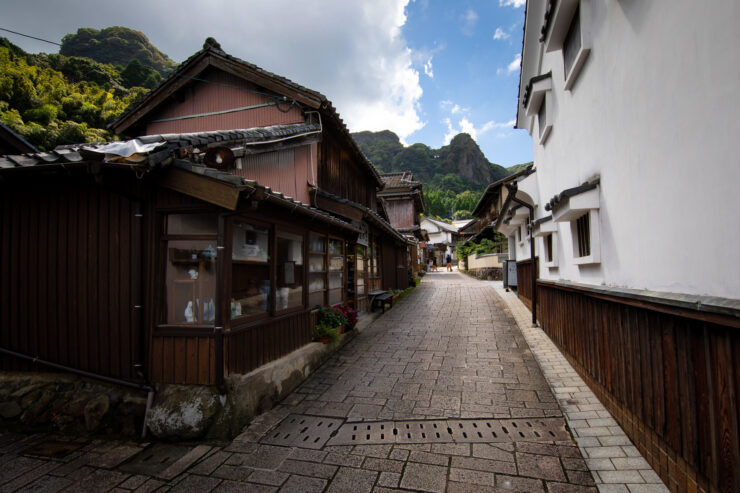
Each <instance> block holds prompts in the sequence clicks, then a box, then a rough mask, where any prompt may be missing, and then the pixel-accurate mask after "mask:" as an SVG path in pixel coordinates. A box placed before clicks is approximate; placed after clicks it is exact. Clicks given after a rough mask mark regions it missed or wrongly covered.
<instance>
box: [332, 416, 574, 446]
mask: <svg viewBox="0 0 740 493" xmlns="http://www.w3.org/2000/svg"><path fill="white" fill-rule="evenodd" d="M570 439H571V438H570V434H569V433H568V431H567V430H566V429H565V421H564V420H563V418H538V419H446V420H430V421H380V422H373V423H368V422H362V423H346V424H344V425H343V426H342V427H340V428H339V432H338V433H337V434H336V435H335V436H334V437H332V438H331V440H329V443H328V445H362V444H383V443H476V442H479V443H494V442H514V441H527V442H532V441H537V442H541V441H548V442H551V441H567V440H570Z"/></svg>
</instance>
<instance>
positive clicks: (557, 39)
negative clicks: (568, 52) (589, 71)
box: [545, 0, 591, 91]
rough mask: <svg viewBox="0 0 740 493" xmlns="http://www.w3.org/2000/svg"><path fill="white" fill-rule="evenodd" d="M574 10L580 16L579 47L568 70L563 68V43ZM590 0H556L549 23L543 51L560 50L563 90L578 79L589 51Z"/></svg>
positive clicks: (567, 88)
mask: <svg viewBox="0 0 740 493" xmlns="http://www.w3.org/2000/svg"><path fill="white" fill-rule="evenodd" d="M576 10H578V14H579V16H580V22H581V26H580V31H581V47H580V48H579V50H578V53H577V54H576V56H575V60H574V62H573V65H572V66H571V69H570V71H566V70H565V56H564V52H563V45H564V44H565V38H566V36H567V35H568V31H569V30H570V26H571V24H572V23H573V18H574V17H573V15H574V14H575V12H576ZM590 19H591V0H558V2H557V5H556V7H555V11H554V12H553V14H552V18H551V21H550V22H551V23H552V24H551V25H550V28H549V31H548V34H547V37H546V38H545V51H546V52H547V53H550V52H553V51H558V50H560V51H561V54H562V55H563V57H562V58H563V73H564V74H565V90H567V91H569V90H571V88H572V87H573V84H575V82H576V80H577V79H578V74H579V73H580V72H581V69H582V68H583V65H584V63H586V59H587V58H588V55H589V53H590V52H591V23H590Z"/></svg>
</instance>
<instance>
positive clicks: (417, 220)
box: [377, 171, 429, 277]
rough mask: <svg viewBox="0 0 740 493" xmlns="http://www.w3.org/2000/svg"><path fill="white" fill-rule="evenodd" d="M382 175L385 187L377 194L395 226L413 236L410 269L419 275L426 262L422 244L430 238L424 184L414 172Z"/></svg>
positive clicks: (410, 250)
mask: <svg viewBox="0 0 740 493" xmlns="http://www.w3.org/2000/svg"><path fill="white" fill-rule="evenodd" d="M380 178H381V179H382V180H383V188H382V189H381V190H380V191H379V192H378V194H377V195H378V200H380V202H381V204H382V205H383V209H384V210H385V211H386V214H387V215H388V220H389V221H390V223H391V226H393V227H394V228H395V229H396V230H397V231H399V232H401V233H402V234H404V235H406V237H407V238H409V245H408V247H407V249H408V258H409V264H408V268H409V269H411V272H412V273H413V275H414V277H416V276H417V275H418V274H419V271H420V270H421V268H422V266H423V262H424V256H423V253H421V252H420V249H419V243H420V242H425V241H428V240H429V235H428V234H427V233H426V231H425V230H422V228H421V215H422V214H423V213H424V210H425V209H426V205H425V203H424V190H423V184H422V183H421V182H419V181H414V175H413V174H412V173H411V172H410V171H402V172H400V173H387V174H383V175H381V176H380Z"/></svg>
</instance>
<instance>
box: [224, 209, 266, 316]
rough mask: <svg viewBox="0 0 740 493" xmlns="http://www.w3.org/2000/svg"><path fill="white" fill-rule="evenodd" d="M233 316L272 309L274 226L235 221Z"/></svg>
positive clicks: (232, 272)
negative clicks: (271, 256)
mask: <svg viewBox="0 0 740 493" xmlns="http://www.w3.org/2000/svg"><path fill="white" fill-rule="evenodd" d="M232 229H233V240H232V251H231V252H232V253H231V255H232V256H231V283H232V284H231V297H232V299H231V318H237V317H243V316H252V317H254V316H258V315H265V314H267V313H268V312H269V310H270V290H271V284H270V280H271V278H270V262H269V260H270V256H269V252H270V230H269V228H267V227H265V226H257V225H254V224H249V223H245V222H240V221H234V223H233V228H232Z"/></svg>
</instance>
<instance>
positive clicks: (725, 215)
mask: <svg viewBox="0 0 740 493" xmlns="http://www.w3.org/2000/svg"><path fill="white" fill-rule="evenodd" d="M738 25H740V2H738V1H737V0H717V1H713V2H697V1H695V0H672V1H668V0H654V1H641V0H528V1H527V3H526V13H525V27H524V41H523V48H522V61H521V79H520V83H519V98H518V107H517V120H516V128H520V129H525V130H526V131H527V132H529V134H530V135H531V136H532V143H533V147H534V172H532V173H529V174H526V175H523V176H519V177H516V179H515V180H512V181H511V182H509V183H506V184H504V188H505V190H504V188H502V189H501V192H500V193H501V195H500V196H499V197H498V198H497V200H496V201H494V204H493V205H491V206H490V210H488V211H486V210H483V211H482V213H481V214H479V217H489V221H490V222H491V223H492V224H493V225H494V226H493V227H494V228H496V229H498V230H499V231H501V232H503V233H505V234H506V235H507V236H508V237H509V246H510V248H509V251H510V255H511V257H512V258H513V259H515V260H516V261H517V262H516V271H517V277H518V286H517V289H518V293H519V296H520V298H522V299H523V300H524V301H525V302H526V301H529V302H530V303H531V304H530V305H529V306H532V307H533V319H534V318H536V320H537V321H538V322H539V326H540V327H541V328H542V329H543V331H544V332H545V333H546V334H547V335H548V336H549V337H550V338H551V339H552V340H553V342H555V344H557V345H558V347H559V348H560V349H561V351H562V352H563V353H564V354H565V356H566V357H567V358H568V359H569V361H570V362H571V363H572V364H573V366H574V368H575V369H576V370H577V371H578V373H579V375H580V376H581V377H582V378H583V380H584V381H585V382H586V383H587V384H588V385H589V386H590V387H591V388H592V389H593V390H594V392H595V393H596V395H597V396H599V398H600V399H601V401H602V403H603V404H604V405H605V406H606V407H607V409H609V411H611V413H612V416H613V417H614V419H615V420H616V421H617V422H618V423H619V424H620V425H621V426H622V428H623V429H624V430H625V432H626V433H627V435H628V436H629V437H630V438H631V439H632V441H633V443H634V445H635V447H636V448H637V449H638V451H639V452H641V453H642V455H643V456H644V457H645V458H646V459H647V461H648V462H649V463H650V465H651V466H652V467H653V468H654V469H655V471H656V473H658V475H659V476H660V478H661V479H662V480H663V481H664V482H665V483H666V485H667V486H669V487H670V491H679V492H691V491H700V492H709V491H737V488H738V484H740V453H738V452H737V450H738V447H737V444H738V443H740V431H739V430H740V427H738V425H737V423H738V420H737V415H736V413H735V410H736V409H738V408H740V397H739V396H740V392H738V390H737V389H740V387H739V386H738V385H740V384H738V382H740V372H739V371H738V368H740V349H739V348H740V331H738V328H740V253H739V252H740V247H739V246H738V245H740V227H739V226H740V220H739V219H738V211H740V163H738V135H739V134H740V120H739V119H738V113H739V110H740V29H738ZM499 203H500V204H501V206H500V207H499V206H498V204H499ZM530 235H531V236H530ZM531 237H533V238H534V242H533V243H534V250H535V251H534V252H531V251H530V248H531V247H530V238H531ZM532 253H534V255H532ZM531 255H532V257H533V256H536V257H537V259H538V261H537V263H535V262H533V261H532V260H534V259H532V258H531ZM535 266H536V267H535ZM564 405H570V401H567V402H565V403H564ZM728 410H733V411H731V412H730V411H728ZM733 413H734V414H733ZM579 443H580V438H579ZM723 443H725V444H732V445H733V447H734V448H733V449H732V450H734V451H735V452H733V453H729V452H726V451H725V450H724V449H723V446H724V445H722V444H723ZM728 450H729V448H728ZM600 478H601V476H598V477H595V479H596V480H597V482H598V481H600V480H601V479H600Z"/></svg>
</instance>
